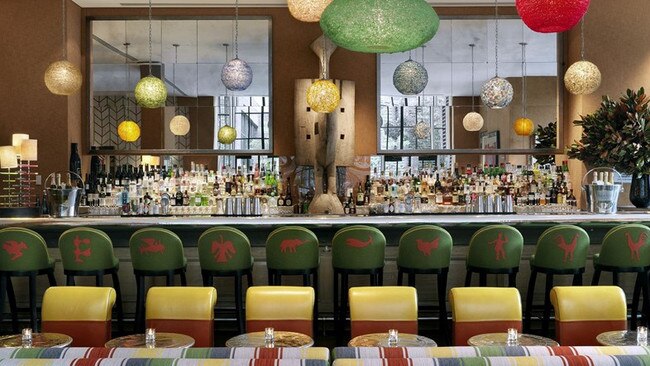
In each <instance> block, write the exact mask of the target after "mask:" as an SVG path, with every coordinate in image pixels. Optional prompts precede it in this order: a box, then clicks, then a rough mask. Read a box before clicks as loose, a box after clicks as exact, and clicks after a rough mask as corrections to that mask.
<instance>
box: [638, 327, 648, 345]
mask: <svg viewBox="0 0 650 366" xmlns="http://www.w3.org/2000/svg"><path fill="white" fill-rule="evenodd" d="M636 345H637V346H647V345H648V327H641V326H639V327H637V328H636Z"/></svg>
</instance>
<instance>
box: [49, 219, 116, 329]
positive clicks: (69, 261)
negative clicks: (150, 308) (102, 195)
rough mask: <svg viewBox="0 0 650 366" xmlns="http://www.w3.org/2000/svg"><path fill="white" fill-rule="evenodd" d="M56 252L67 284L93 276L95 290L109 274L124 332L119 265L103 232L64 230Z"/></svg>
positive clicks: (81, 228) (84, 228) (90, 229)
mask: <svg viewBox="0 0 650 366" xmlns="http://www.w3.org/2000/svg"><path fill="white" fill-rule="evenodd" d="M59 251H60V252H61V262H62V264H63V274H64V275H65V276H66V285H68V286H74V285H75V277H76V276H82V277H83V276H93V277H95V285H96V286H97V287H103V286H104V276H105V275H110V276H111V279H112V281H113V288H114V289H115V293H116V299H117V304H116V305H117V306H116V310H117V319H118V327H119V330H120V332H122V330H123V323H124V311H123V308H122V290H121V288H120V278H119V276H118V272H119V268H120V262H119V260H118V259H117V257H116V256H115V253H114V252H113V242H112V241H111V238H110V237H109V236H108V235H107V234H106V233H105V232H103V231H101V230H97V229H93V228H86V227H79V228H73V229H69V230H66V231H65V232H64V233H63V234H61V236H60V237H59Z"/></svg>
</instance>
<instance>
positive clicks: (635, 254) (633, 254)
mask: <svg viewBox="0 0 650 366" xmlns="http://www.w3.org/2000/svg"><path fill="white" fill-rule="evenodd" d="M625 237H626V238H627V246H628V247H629V248H630V258H631V259H632V260H633V261H640V260H641V253H639V249H641V247H642V246H644V245H645V240H646V239H647V238H648V236H647V235H646V233H641V234H639V240H637V241H636V242H635V241H634V240H632V235H630V233H625Z"/></svg>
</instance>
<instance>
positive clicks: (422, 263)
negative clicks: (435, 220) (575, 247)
mask: <svg viewBox="0 0 650 366" xmlns="http://www.w3.org/2000/svg"><path fill="white" fill-rule="evenodd" d="M452 246H453V240H452V238H451V235H449V233H448V232H447V230H445V229H443V228H441V227H438V226H433V225H419V226H415V227H413V228H411V229H409V230H407V231H405V232H404V234H402V236H401V237H400V240H399V248H398V253H397V285H399V286H401V285H402V282H403V277H404V275H405V274H406V275H408V285H409V286H411V287H415V275H417V274H435V275H436V278H437V281H438V319H439V322H440V329H441V330H446V329H447V305H446V304H447V299H446V297H447V275H448V274H449V263H450V262H451V249H452Z"/></svg>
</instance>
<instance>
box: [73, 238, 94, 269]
mask: <svg viewBox="0 0 650 366" xmlns="http://www.w3.org/2000/svg"><path fill="white" fill-rule="evenodd" d="M72 244H73V245H74V252H73V253H74V261H75V262H77V263H83V262H84V261H83V260H82V259H81V257H82V256H83V257H90V254H92V252H91V250H90V239H88V238H86V239H79V236H77V237H76V238H74V240H73V241H72ZM82 244H86V245H88V246H89V247H88V248H86V249H81V245H82Z"/></svg>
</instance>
